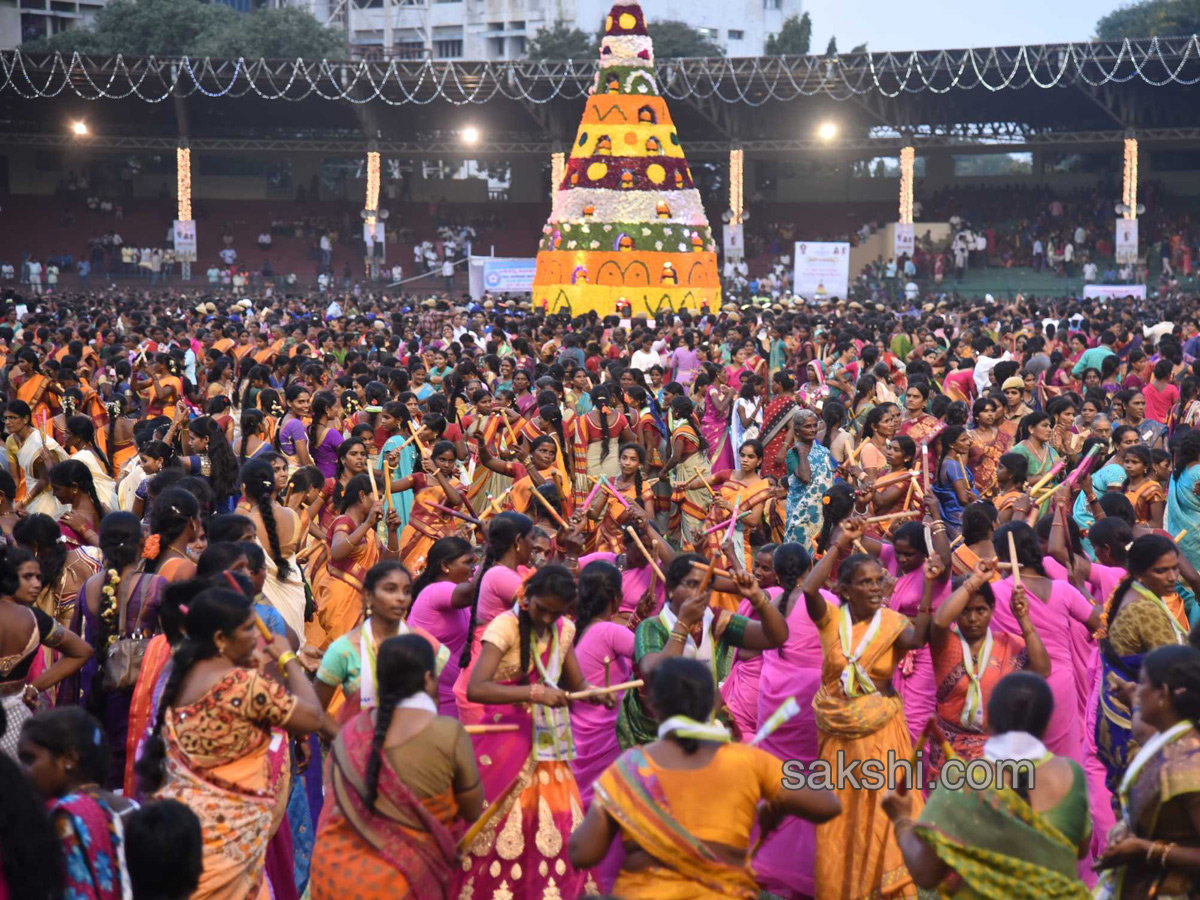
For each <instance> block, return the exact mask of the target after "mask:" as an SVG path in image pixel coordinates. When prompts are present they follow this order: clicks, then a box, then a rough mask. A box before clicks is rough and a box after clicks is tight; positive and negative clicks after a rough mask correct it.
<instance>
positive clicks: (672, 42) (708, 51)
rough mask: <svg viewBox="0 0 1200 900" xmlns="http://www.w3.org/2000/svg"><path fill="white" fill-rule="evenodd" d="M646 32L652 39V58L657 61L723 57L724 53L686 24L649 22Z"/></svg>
mask: <svg viewBox="0 0 1200 900" xmlns="http://www.w3.org/2000/svg"><path fill="white" fill-rule="evenodd" d="M647 30H648V31H649V32H650V37H652V38H654V56H655V58H657V59H679V58H683V57H695V56H724V55H725V51H724V50H723V49H722V48H721V45H720V44H717V43H715V42H714V41H712V40H711V39H709V38H708V37H706V36H705V35H703V34H701V33H700V31H699V30H698V29H695V28H693V27H692V26H691V25H688V24H687V23H686V22H677V21H674V20H672V19H667V20H666V21H662V22H651V23H650V25H649V26H648V28H647Z"/></svg>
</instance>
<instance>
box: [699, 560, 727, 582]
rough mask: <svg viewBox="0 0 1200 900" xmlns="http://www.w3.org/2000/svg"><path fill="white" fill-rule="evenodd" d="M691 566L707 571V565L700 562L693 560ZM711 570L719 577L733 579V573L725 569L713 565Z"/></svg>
mask: <svg viewBox="0 0 1200 900" xmlns="http://www.w3.org/2000/svg"><path fill="white" fill-rule="evenodd" d="M692 566H693V567H694V568H697V569H704V570H705V571H708V566H706V565H705V564H704V563H702V562H694V563H692ZM712 571H713V574H714V575H719V576H720V577H721V578H728V579H729V580H730V581H732V580H733V573H732V572H730V571H728V570H726V569H719V568H717V567H716V566H714V567H713V570H712Z"/></svg>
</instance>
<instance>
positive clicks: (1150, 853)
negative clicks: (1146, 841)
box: [1146, 841, 1163, 865]
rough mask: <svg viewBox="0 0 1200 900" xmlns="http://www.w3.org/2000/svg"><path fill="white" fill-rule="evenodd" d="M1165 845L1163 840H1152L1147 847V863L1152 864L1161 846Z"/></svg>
mask: <svg viewBox="0 0 1200 900" xmlns="http://www.w3.org/2000/svg"><path fill="white" fill-rule="evenodd" d="M1161 846H1163V843H1162V841H1151V842H1150V846H1149V847H1147V848H1146V864H1147V865H1151V864H1152V863H1153V862H1154V854H1155V852H1156V851H1157V850H1158V848H1159V847H1161Z"/></svg>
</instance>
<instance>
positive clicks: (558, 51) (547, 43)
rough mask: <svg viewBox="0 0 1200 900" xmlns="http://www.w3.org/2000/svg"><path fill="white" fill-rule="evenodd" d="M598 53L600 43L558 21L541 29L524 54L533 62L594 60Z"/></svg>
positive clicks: (594, 38) (577, 29) (531, 39)
mask: <svg viewBox="0 0 1200 900" xmlns="http://www.w3.org/2000/svg"><path fill="white" fill-rule="evenodd" d="M599 52H600V42H599V40H598V39H597V38H596V36H595V35H590V34H588V33H587V32H586V31H583V30H582V29H579V28H568V27H567V25H566V24H565V23H564V22H562V21H558V22H555V23H554V25H553V27H551V28H543V29H542V30H541V31H539V32H538V33H537V34H535V35H534V36H533V37H532V38H530V40H529V43H528V44H527V45H526V47H525V54H526V55H527V56H528V57H529V58H530V59H533V60H543V59H578V60H591V59H595V58H596V55H597V54H598V53H599Z"/></svg>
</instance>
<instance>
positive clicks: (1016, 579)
mask: <svg viewBox="0 0 1200 900" xmlns="http://www.w3.org/2000/svg"><path fill="white" fill-rule="evenodd" d="M1008 561H1009V563H1011V564H1012V578H1013V587H1020V586H1021V563H1020V562H1019V561H1018V560H1017V542H1016V541H1015V540H1013V533H1012V532H1011V531H1010V532H1009V533H1008Z"/></svg>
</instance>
